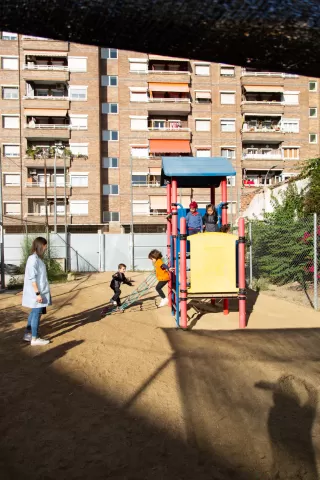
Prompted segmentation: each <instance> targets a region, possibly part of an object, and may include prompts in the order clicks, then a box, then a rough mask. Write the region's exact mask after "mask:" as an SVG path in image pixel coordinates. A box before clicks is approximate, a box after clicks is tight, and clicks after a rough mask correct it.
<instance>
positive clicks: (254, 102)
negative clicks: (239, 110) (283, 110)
mask: <svg viewBox="0 0 320 480" xmlns="http://www.w3.org/2000/svg"><path fill="white" fill-rule="evenodd" d="M241 105H278V106H279V105H286V103H285V102H282V101H281V100H279V101H278V100H272V101H268V100H242V101H241ZM289 105H292V104H291V103H290V104H289ZM280 115H281V114H280V113H279V117H280Z"/></svg>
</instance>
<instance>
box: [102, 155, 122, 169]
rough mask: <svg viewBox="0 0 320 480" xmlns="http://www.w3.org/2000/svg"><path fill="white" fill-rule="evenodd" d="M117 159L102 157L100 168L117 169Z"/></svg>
mask: <svg viewBox="0 0 320 480" xmlns="http://www.w3.org/2000/svg"><path fill="white" fill-rule="evenodd" d="M118 166H119V158H117V157H103V159H102V168H118Z"/></svg>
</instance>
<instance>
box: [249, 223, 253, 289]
mask: <svg viewBox="0 0 320 480" xmlns="http://www.w3.org/2000/svg"><path fill="white" fill-rule="evenodd" d="M249 241H250V246H249V287H250V288H252V271H253V269H252V223H251V222H250V221H249Z"/></svg>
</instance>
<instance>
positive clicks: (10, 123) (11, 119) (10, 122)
mask: <svg viewBox="0 0 320 480" xmlns="http://www.w3.org/2000/svg"><path fill="white" fill-rule="evenodd" d="M2 127H3V128H19V117H18V115H3V116H2Z"/></svg>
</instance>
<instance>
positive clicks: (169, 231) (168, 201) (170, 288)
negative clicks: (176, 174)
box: [167, 183, 172, 307]
mask: <svg viewBox="0 0 320 480" xmlns="http://www.w3.org/2000/svg"><path fill="white" fill-rule="evenodd" d="M170 214H171V184H170V183H168V184H167V215H168V216H169V215H170ZM171 233H172V223H171V218H167V258H168V262H170V258H171ZM171 292H172V280H171V275H170V280H169V282H168V306H169V307H171V306H172V293H171Z"/></svg>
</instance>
